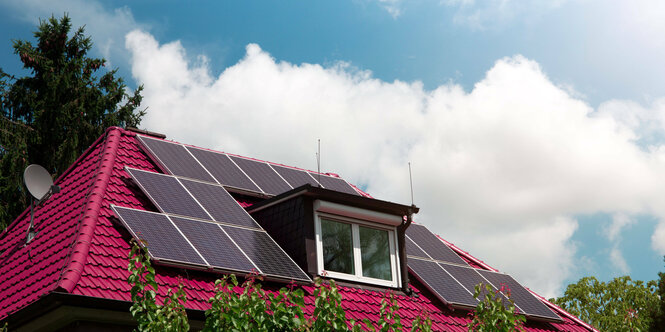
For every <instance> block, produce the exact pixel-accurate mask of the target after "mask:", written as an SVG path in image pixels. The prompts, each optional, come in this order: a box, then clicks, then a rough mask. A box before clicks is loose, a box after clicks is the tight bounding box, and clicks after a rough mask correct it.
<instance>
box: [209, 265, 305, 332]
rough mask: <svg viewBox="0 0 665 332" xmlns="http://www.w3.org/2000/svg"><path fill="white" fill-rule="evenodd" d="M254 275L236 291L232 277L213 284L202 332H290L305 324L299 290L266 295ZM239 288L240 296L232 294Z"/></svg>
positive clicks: (234, 280) (301, 295)
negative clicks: (213, 287)
mask: <svg viewBox="0 0 665 332" xmlns="http://www.w3.org/2000/svg"><path fill="white" fill-rule="evenodd" d="M257 279H258V280H260V278H258V277H257V276H256V275H250V276H249V277H248V278H247V279H246V280H245V282H243V284H242V285H241V286H240V287H238V280H237V279H236V277H235V275H227V276H224V277H223V278H222V279H219V280H217V281H216V282H215V289H216V292H215V295H214V296H213V297H212V298H211V299H210V300H209V301H208V302H210V303H211V307H210V309H208V310H206V313H205V315H206V322H205V327H204V329H203V330H204V331H293V330H302V329H303V327H304V323H305V315H304V313H303V310H302V309H303V308H304V306H305V302H304V293H303V291H302V290H301V289H296V290H290V289H287V288H282V289H280V291H279V293H278V294H271V293H266V292H265V291H264V290H263V289H262V288H261V284H260V283H257V282H256V280H257ZM239 288H241V289H242V290H241V291H240V293H237V292H236V290H237V289H239Z"/></svg>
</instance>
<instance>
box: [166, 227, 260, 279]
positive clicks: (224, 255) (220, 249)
mask: <svg viewBox="0 0 665 332" xmlns="http://www.w3.org/2000/svg"><path fill="white" fill-rule="evenodd" d="M171 220H172V221H173V224H174V225H175V226H176V227H177V228H178V229H179V230H180V232H181V233H182V234H183V235H184V236H185V238H187V239H188V240H189V242H190V244H191V245H192V246H193V247H194V248H195V249H196V250H197V251H198V252H199V254H200V255H201V256H202V257H203V258H204V259H205V260H206V261H207V262H208V264H209V265H210V266H211V267H213V268H217V269H222V270H230V271H239V272H245V273H249V272H251V271H252V270H254V269H256V265H254V263H253V262H252V261H250V260H249V258H247V256H245V254H244V252H243V251H242V250H240V248H239V247H238V245H237V244H236V243H235V242H233V240H231V238H230V237H229V236H228V235H227V234H226V232H225V231H224V229H222V228H221V227H220V226H219V224H216V223H213V222H205V221H199V220H194V219H189V218H180V217H175V216H171Z"/></svg>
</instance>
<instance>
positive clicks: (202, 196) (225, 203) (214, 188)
mask: <svg viewBox="0 0 665 332" xmlns="http://www.w3.org/2000/svg"><path fill="white" fill-rule="evenodd" d="M180 182H181V183H182V185H184V186H185V188H187V190H188V191H189V193H190V194H192V196H194V198H196V200H197V201H199V203H201V205H202V206H203V207H204V208H205V209H206V211H208V213H209V214H210V215H211V216H212V218H213V219H214V220H216V221H220V222H226V223H230V224H235V225H239V226H246V227H252V228H259V229H260V228H261V227H260V226H259V224H257V223H256V221H254V219H253V218H252V217H251V216H250V215H249V214H248V213H247V211H245V209H243V208H242V207H241V206H240V205H239V204H238V202H237V201H236V200H235V199H233V197H231V195H230V194H229V193H228V192H227V191H226V190H225V189H224V188H223V187H221V186H218V185H213V184H207V183H203V182H196V181H190V180H184V179H181V180H180Z"/></svg>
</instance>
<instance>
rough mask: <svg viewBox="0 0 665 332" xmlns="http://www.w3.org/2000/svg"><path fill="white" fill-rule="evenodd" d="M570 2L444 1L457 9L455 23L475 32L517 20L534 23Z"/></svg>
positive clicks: (525, 0) (561, 0)
mask: <svg viewBox="0 0 665 332" xmlns="http://www.w3.org/2000/svg"><path fill="white" fill-rule="evenodd" d="M568 1H569V0H552V1H539V0H488V1H475V0H443V1H442V3H444V4H445V5H447V6H448V7H452V8H455V9H456V11H455V14H454V16H453V22H454V23H455V24H459V25H462V26H466V27H468V28H470V29H473V30H485V29H488V28H498V27H502V26H504V25H506V24H508V23H512V22H514V21H516V20H520V21H526V22H533V21H535V20H537V19H538V18H539V17H540V16H541V15H543V14H545V13H547V12H548V11H551V10H553V9H556V8H558V7H560V6H561V5H562V4H564V3H565V2H568Z"/></svg>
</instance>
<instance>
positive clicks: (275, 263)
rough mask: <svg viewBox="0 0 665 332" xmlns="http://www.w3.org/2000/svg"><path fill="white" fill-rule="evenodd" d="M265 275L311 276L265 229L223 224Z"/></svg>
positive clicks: (289, 277) (302, 278)
mask: <svg viewBox="0 0 665 332" xmlns="http://www.w3.org/2000/svg"><path fill="white" fill-rule="evenodd" d="M221 227H222V228H224V230H225V231H226V233H227V234H229V236H230V237H231V238H232V239H233V240H234V241H235V243H236V244H238V246H239V247H240V249H242V251H243V252H244V253H245V254H246V255H247V257H249V259H251V260H252V262H254V264H256V266H257V267H258V268H259V269H260V270H261V272H263V274H265V275H269V276H276V277H280V278H287V279H294V280H304V281H309V280H310V279H309V277H308V276H307V275H306V274H305V272H303V270H302V269H300V267H298V265H296V263H294V262H293V260H291V258H290V257H289V256H288V255H287V254H286V253H285V252H284V251H283V250H282V248H280V247H279V246H278V245H277V243H275V241H274V240H273V239H272V238H271V237H270V235H268V233H266V232H265V231H255V230H250V229H245V228H238V227H231V226H221Z"/></svg>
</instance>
